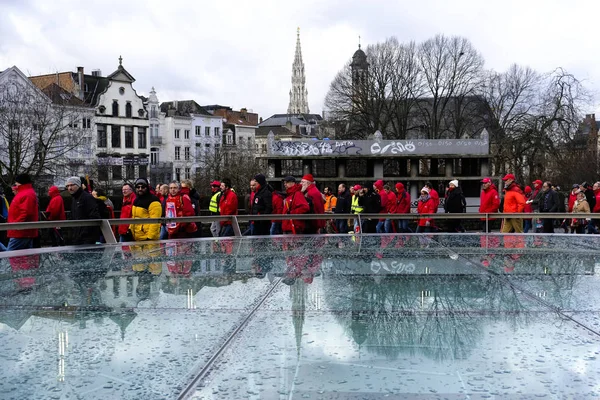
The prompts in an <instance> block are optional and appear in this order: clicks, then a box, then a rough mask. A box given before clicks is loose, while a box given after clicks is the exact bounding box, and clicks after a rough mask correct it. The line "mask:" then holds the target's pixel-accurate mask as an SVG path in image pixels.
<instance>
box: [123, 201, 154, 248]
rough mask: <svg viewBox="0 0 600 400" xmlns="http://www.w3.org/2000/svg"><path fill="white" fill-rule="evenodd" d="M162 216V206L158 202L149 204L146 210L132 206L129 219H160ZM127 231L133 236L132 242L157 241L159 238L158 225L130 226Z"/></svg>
mask: <svg viewBox="0 0 600 400" xmlns="http://www.w3.org/2000/svg"><path fill="white" fill-rule="evenodd" d="M161 216H162V206H161V205H160V202H159V201H158V200H156V201H153V202H152V203H150V205H149V206H148V208H147V209H146V208H143V207H138V206H135V205H134V206H133V207H131V218H160V217H161ZM129 229H130V230H131V233H132V234H133V240H135V241H136V242H137V241H141V240H158V238H159V236H160V223H158V224H131V225H129Z"/></svg>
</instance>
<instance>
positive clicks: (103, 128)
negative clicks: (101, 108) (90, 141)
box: [96, 125, 107, 147]
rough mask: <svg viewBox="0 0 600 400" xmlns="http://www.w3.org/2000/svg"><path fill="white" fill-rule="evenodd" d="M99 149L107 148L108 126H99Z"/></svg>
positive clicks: (97, 127)
mask: <svg viewBox="0 0 600 400" xmlns="http://www.w3.org/2000/svg"><path fill="white" fill-rule="evenodd" d="M96 129H97V132H98V147H106V142H107V140H106V125H97V126H96Z"/></svg>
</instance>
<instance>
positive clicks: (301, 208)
mask: <svg viewBox="0 0 600 400" xmlns="http://www.w3.org/2000/svg"><path fill="white" fill-rule="evenodd" d="M283 184H284V186H285V192H286V194H287V197H286V198H285V200H284V201H283V214H286V215H298V214H308V212H309V210H310V206H309V205H308V201H306V198H305V197H304V195H303V194H302V185H301V184H299V183H296V178H294V177H293V176H286V177H285V178H284V179H283ZM304 229H305V222H304V221H303V220H300V219H284V220H283V222H282V230H283V233H284V234H290V233H291V234H293V235H300V234H302V233H304Z"/></svg>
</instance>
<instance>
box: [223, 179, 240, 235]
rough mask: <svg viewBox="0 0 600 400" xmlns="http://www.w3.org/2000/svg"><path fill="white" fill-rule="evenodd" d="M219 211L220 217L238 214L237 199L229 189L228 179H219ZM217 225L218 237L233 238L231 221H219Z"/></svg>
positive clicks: (229, 181) (229, 182)
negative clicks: (218, 226) (218, 225)
mask: <svg viewBox="0 0 600 400" xmlns="http://www.w3.org/2000/svg"><path fill="white" fill-rule="evenodd" d="M219 210H220V211H219V212H220V213H221V215H237V213H238V197H237V194H235V192H234V191H233V189H232V188H231V180H230V179H229V178H224V179H221V197H219ZM219 224H220V225H221V230H220V231H219V237H223V236H233V225H231V221H228V220H225V221H219Z"/></svg>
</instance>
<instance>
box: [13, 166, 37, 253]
mask: <svg viewBox="0 0 600 400" xmlns="http://www.w3.org/2000/svg"><path fill="white" fill-rule="evenodd" d="M15 185H16V186H17V194H16V196H15V198H14V199H13V201H12V203H11V204H10V208H9V210H8V223H9V224H10V223H13V222H37V221H38V220H39V216H38V214H39V207H38V198H37V195H36V194H35V191H34V190H33V186H32V182H31V178H30V177H29V175H28V174H19V175H17V176H16V177H15ZM6 236H7V237H8V238H9V240H8V246H7V248H6V250H7V251H11V250H21V249H30V248H32V247H33V239H34V238H36V237H38V230H37V229H23V230H9V231H8V232H7V234H6Z"/></svg>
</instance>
